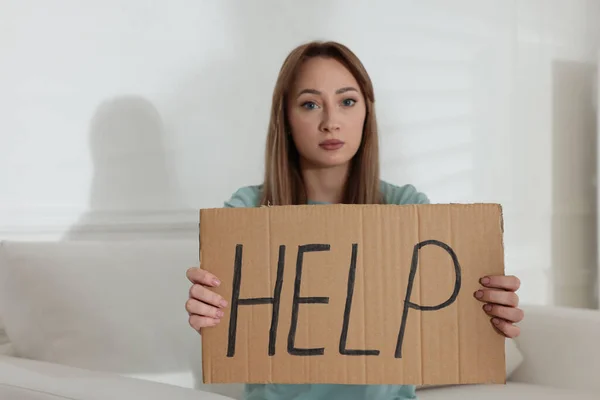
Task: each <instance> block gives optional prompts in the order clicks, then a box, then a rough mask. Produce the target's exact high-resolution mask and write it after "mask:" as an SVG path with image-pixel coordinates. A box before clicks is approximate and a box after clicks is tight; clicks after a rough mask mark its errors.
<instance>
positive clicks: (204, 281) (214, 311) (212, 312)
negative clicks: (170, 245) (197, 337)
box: [185, 267, 227, 332]
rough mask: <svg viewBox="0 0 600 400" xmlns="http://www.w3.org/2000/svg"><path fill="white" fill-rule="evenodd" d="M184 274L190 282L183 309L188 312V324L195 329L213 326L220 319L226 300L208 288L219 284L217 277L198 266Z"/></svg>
mask: <svg viewBox="0 0 600 400" xmlns="http://www.w3.org/2000/svg"><path fill="white" fill-rule="evenodd" d="M186 276H187V278H188V279H189V281H190V282H191V283H192V286H191V287H190V293H189V298H188V300H187V301H186V303H185V309H186V310H187V312H188V314H189V316H190V317H189V319H188V321H189V324H190V326H191V327H192V328H194V329H195V330H196V331H198V332H200V329H202V328H206V327H209V326H215V325H216V324H218V323H219V322H220V321H221V317H222V316H223V310H222V309H223V308H224V307H226V306H227V301H226V300H225V299H224V298H223V297H221V296H220V295H218V294H216V293H215V292H213V291H211V290H210V289H209V288H212V287H217V286H219V285H220V284H221V282H220V281H219V279H218V278H217V277H216V276H214V275H213V274H211V273H210V272H207V271H205V270H203V269H201V268H199V267H192V268H190V269H188V270H187V272H186Z"/></svg>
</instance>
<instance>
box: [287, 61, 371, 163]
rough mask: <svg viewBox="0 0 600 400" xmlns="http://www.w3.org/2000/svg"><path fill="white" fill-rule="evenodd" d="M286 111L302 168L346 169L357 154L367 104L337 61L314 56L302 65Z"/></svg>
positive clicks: (353, 80)
mask: <svg viewBox="0 0 600 400" xmlns="http://www.w3.org/2000/svg"><path fill="white" fill-rule="evenodd" d="M287 112H288V121H289V124H290V127H291V134H292V138H293V140H294V143H295V145H296V148H297V149H298V152H299V153H300V158H301V162H302V165H303V167H304V168H331V167H338V166H345V165H348V163H349V161H350V160H351V159H352V157H354V155H355V154H356V152H357V151H358V148H359V146H360V143H361V140H362V134H363V126H364V121H365V116H366V104H365V100H364V97H363V94H362V93H361V92H360V86H359V85H358V82H357V81H356V79H354V76H353V75H352V73H350V71H348V70H347V69H346V67H344V66H343V65H342V64H341V63H340V62H339V61H337V60H335V59H333V58H323V57H314V58H311V59H309V60H307V61H306V62H304V63H303V64H302V65H301V67H300V69H299V71H298V74H297V77H296V80H295V82H294V85H293V87H292V90H291V91H290V93H289V97H288V99H287Z"/></svg>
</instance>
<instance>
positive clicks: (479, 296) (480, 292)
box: [475, 290, 483, 299]
mask: <svg viewBox="0 0 600 400" xmlns="http://www.w3.org/2000/svg"><path fill="white" fill-rule="evenodd" d="M475 297H477V298H478V299H480V298H482V297H483V292H482V291H481V290H478V291H476V292H475Z"/></svg>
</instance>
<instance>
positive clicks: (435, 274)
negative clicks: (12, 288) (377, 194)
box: [200, 204, 505, 385]
mask: <svg viewBox="0 0 600 400" xmlns="http://www.w3.org/2000/svg"><path fill="white" fill-rule="evenodd" d="M200 258H201V265H202V268H204V269H206V270H207V271H210V272H212V273H214V274H215V275H216V276H217V277H219V278H220V279H221V281H222V284H221V286H220V287H219V288H215V289H213V290H214V291H215V292H217V293H219V294H220V295H222V296H223V297H224V298H225V299H226V300H227V301H228V302H229V303H230V304H229V305H228V306H227V307H226V308H225V309H224V311H225V316H224V317H223V318H222V321H221V323H220V324H219V325H217V326H215V327H211V328H206V329H204V330H202V358H203V360H202V361H203V362H202V364H203V377H204V378H203V379H204V382H205V383H230V382H244V383H346V384H415V385H426V384H467V383H504V382H505V359H504V357H505V356H504V340H505V339H504V337H503V336H502V335H501V334H499V333H498V332H497V331H496V330H495V329H494V327H493V326H492V324H491V322H490V318H489V316H488V315H486V313H485V312H484V311H483V309H482V306H483V303H481V302H480V301H478V300H477V299H475V297H474V292H475V291H476V290H477V289H479V288H481V285H480V283H479V279H480V278H481V277H483V276H485V275H502V274H504V251H503V222H502V210H501V207H500V206H499V205H495V204H470V205H460V204H454V205H437V204H432V205H402V206H396V205H364V206H363V205H307V206H279V207H260V208H223V209H204V210H201V211H200Z"/></svg>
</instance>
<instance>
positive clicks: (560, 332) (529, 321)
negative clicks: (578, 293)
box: [510, 306, 600, 393]
mask: <svg viewBox="0 0 600 400" xmlns="http://www.w3.org/2000/svg"><path fill="white" fill-rule="evenodd" d="M521 308H522V309H523V310H524V311H525V318H524V320H523V321H522V322H521V323H520V324H519V326H520V327H521V335H520V336H519V337H518V338H517V339H516V342H517V345H518V347H519V349H520V350H521V352H522V353H523V358H524V360H523V363H522V364H521V365H520V367H519V368H518V369H517V370H516V371H515V372H514V374H513V375H512V376H511V379H510V380H511V381H515V382H527V383H532V384H539V385H544V386H553V387H559V388H564V389H579V390H589V391H594V392H595V393H600V379H598V371H600V344H599V343H598V340H599V339H600V311H597V310H589V309H577V308H565V307H553V306H522V307H521Z"/></svg>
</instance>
